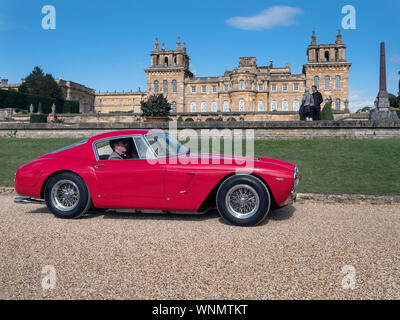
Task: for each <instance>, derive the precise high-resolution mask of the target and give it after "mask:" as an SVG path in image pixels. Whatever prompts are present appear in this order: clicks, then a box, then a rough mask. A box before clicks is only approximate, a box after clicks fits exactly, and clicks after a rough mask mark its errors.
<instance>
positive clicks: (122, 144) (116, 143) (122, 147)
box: [110, 139, 129, 154]
mask: <svg viewBox="0 0 400 320" xmlns="http://www.w3.org/2000/svg"><path fill="white" fill-rule="evenodd" d="M128 144H129V142H128V140H127V139H118V140H113V141H111V143H110V145H111V148H112V149H113V151H115V152H117V153H119V154H124V153H126V152H127V150H128Z"/></svg>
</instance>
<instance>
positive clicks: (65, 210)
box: [44, 172, 92, 219]
mask: <svg viewBox="0 0 400 320" xmlns="http://www.w3.org/2000/svg"><path fill="white" fill-rule="evenodd" d="M62 190H64V191H65V193H64V192H62ZM44 199H45V201H46V205H47V208H49V210H50V211H51V212H52V213H53V214H54V215H55V216H56V217H58V218H62V219H76V218H79V217H81V216H82V215H84V214H85V213H86V212H87V211H88V210H89V208H90V206H91V205H92V198H91V197H90V192H89V190H88V188H87V186H86V183H85V181H83V179H82V178H81V177H79V176H78V175H76V174H74V173H72V172H61V173H58V174H56V175H54V176H53V177H51V178H50V179H49V181H47V184H46V187H45V189H44Z"/></svg>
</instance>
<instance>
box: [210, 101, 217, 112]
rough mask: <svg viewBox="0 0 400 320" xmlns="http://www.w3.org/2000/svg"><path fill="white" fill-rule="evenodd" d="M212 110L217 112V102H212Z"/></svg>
mask: <svg viewBox="0 0 400 320" xmlns="http://www.w3.org/2000/svg"><path fill="white" fill-rule="evenodd" d="M211 112H217V102H216V101H213V102H211Z"/></svg>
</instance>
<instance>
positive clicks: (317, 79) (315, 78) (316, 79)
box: [314, 76, 319, 90]
mask: <svg viewBox="0 0 400 320" xmlns="http://www.w3.org/2000/svg"><path fill="white" fill-rule="evenodd" d="M314 86H316V87H317V89H318V90H319V77H318V76H315V77H314Z"/></svg>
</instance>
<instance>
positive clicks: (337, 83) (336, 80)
mask: <svg viewBox="0 0 400 320" xmlns="http://www.w3.org/2000/svg"><path fill="white" fill-rule="evenodd" d="M340 80H341V77H340V76H336V78H335V89H340V88H341V85H340Z"/></svg>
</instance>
